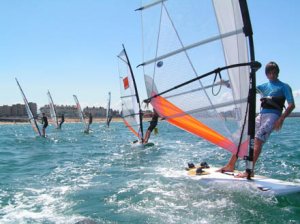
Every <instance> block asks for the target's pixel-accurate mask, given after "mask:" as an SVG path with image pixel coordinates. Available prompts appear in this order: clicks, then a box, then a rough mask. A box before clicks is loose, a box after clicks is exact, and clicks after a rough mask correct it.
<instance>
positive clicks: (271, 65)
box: [265, 61, 280, 75]
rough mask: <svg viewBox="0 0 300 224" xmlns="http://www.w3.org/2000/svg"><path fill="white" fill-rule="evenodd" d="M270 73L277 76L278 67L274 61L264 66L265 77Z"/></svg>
mask: <svg viewBox="0 0 300 224" xmlns="http://www.w3.org/2000/svg"><path fill="white" fill-rule="evenodd" d="M271 71H275V72H276V75H278V74H279V71H280V70H279V66H278V65H277V64H276V62H274V61H270V62H269V63H268V64H267V65H266V69H265V73H266V75H267V74H268V73H269V72H271Z"/></svg>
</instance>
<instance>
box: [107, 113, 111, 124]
mask: <svg viewBox="0 0 300 224" xmlns="http://www.w3.org/2000/svg"><path fill="white" fill-rule="evenodd" d="M111 119H112V115H111V114H110V115H109V116H108V119H107V127H109V124H110V122H111Z"/></svg>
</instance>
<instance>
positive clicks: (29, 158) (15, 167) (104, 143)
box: [0, 118, 300, 224]
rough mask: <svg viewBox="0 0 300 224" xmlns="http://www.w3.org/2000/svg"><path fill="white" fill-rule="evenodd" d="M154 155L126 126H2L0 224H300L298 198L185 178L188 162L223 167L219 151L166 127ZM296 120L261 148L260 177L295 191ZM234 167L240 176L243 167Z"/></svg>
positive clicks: (299, 168)
mask: <svg viewBox="0 0 300 224" xmlns="http://www.w3.org/2000/svg"><path fill="white" fill-rule="evenodd" d="M158 127H159V134H158V135H157V136H154V135H152V138H151V140H152V141H153V142H154V143H155V146H153V147H149V148H146V149H142V148H139V147H132V146H131V144H130V142H131V141H132V140H134V139H135V138H134V137H133V135H132V134H131V133H130V132H129V131H128V130H127V128H126V127H124V125H123V123H117V122H116V123H112V124H111V127H110V128H109V129H108V128H106V127H104V124H103V123H102V124H99V123H98V124H93V125H92V129H93V133H91V134H89V135H87V134H84V133H82V131H81V130H82V126H81V125H80V124H64V126H63V130H61V131H58V130H55V129H54V128H53V127H51V126H50V127H49V128H48V130H47V131H48V132H47V134H48V138H46V139H43V138H40V137H34V133H33V131H32V129H31V127H30V126H29V125H27V124H26V125H24V124H16V125H1V126H0V136H1V137H0V181H1V182H0V223H72V224H73V223H76V222H79V221H82V220H85V222H86V223H88V222H89V221H90V222H92V221H94V222H96V223H300V194H293V195H289V196H280V197H275V196H261V195H260V194H258V193H257V192H256V191H254V190H251V189H241V188H239V187H235V186H225V187H224V188H223V187H220V186H210V187H208V186H207V185H202V184H200V183H199V182H198V181H196V180H194V179H192V178H189V177H186V176H185V172H183V170H184V167H185V166H186V164H187V162H190V161H192V162H194V163H199V162H201V161H206V162H208V163H209V164H211V165H215V166H221V165H223V164H224V163H226V161H227V159H228V157H229V156H230V155H229V153H227V152H226V151H224V150H221V149H218V148H216V147H214V146H212V145H211V144H209V143H207V142H205V141H203V140H200V139H198V138H196V137H194V136H192V135H190V134H188V133H185V132H183V131H181V130H179V129H177V128H175V127H172V126H170V125H168V124H167V123H165V122H162V123H160V124H159V126H158ZM299 127H300V119H299V118H290V119H287V120H286V122H285V124H284V128H283V130H282V131H281V132H280V133H274V134H273V135H272V136H271V139H270V141H269V142H268V143H267V144H266V145H265V147H264V151H263V153H262V155H261V158H260V160H259V162H258V164H257V167H256V169H257V173H260V174H262V175H266V176H270V177H273V178H278V179H282V180H288V181H297V182H300V140H299V134H300V129H299ZM239 167H240V168H241V169H243V167H244V163H243V162H240V164H239Z"/></svg>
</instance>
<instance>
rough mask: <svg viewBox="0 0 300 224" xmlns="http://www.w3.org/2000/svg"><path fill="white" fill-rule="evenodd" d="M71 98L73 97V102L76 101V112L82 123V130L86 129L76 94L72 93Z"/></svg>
mask: <svg viewBox="0 0 300 224" xmlns="http://www.w3.org/2000/svg"><path fill="white" fill-rule="evenodd" d="M73 98H74V101H75V103H76V108H77V112H78V116H79V118H80V121H81V123H82V124H83V126H84V130H87V128H88V126H87V124H86V122H85V119H84V114H83V112H82V109H81V106H80V103H79V101H78V98H77V96H76V95H73Z"/></svg>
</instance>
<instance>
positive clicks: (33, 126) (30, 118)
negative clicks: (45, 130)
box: [16, 78, 42, 136]
mask: <svg viewBox="0 0 300 224" xmlns="http://www.w3.org/2000/svg"><path fill="white" fill-rule="evenodd" d="M16 82H17V84H18V86H19V89H20V92H21V94H22V97H23V100H24V104H25V109H26V112H27V115H28V119H29V122H30V124H31V126H32V128H33V130H34V131H35V133H37V134H38V135H39V136H41V135H42V134H41V131H40V129H39V126H38V125H37V121H36V119H35V117H34V116H33V114H32V112H31V109H30V107H29V103H28V101H27V98H26V96H25V94H24V92H23V90H22V88H21V85H20V84H19V82H18V80H17V78H16Z"/></svg>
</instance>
